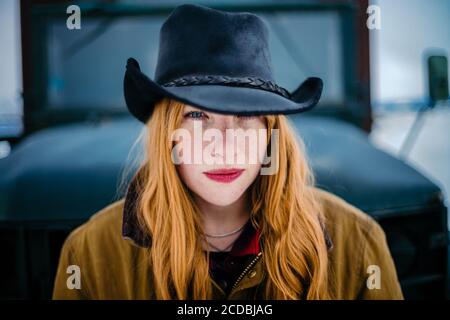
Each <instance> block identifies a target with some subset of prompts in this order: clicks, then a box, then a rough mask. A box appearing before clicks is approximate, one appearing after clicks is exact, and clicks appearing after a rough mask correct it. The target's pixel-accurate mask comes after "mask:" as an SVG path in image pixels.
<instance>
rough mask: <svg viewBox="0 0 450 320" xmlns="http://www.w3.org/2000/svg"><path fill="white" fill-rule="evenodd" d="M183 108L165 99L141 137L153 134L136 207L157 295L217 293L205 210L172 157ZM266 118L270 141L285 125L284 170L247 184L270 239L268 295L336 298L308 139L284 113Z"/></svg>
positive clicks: (254, 215)
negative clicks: (204, 224)
mask: <svg viewBox="0 0 450 320" xmlns="http://www.w3.org/2000/svg"><path fill="white" fill-rule="evenodd" d="M183 109H184V104H183V103H182V102H179V101H177V100H173V99H169V98H164V99H162V100H160V101H159V102H158V103H157V104H156V105H155V108H154V111H153V113H152V116H151V118H150V119H149V121H148V122H147V123H146V127H145V128H144V129H145V130H144V131H145V134H141V136H140V138H139V139H141V138H145V139H146V141H145V142H144V146H145V147H144V152H145V153H146V154H145V158H144V159H143V160H142V161H141V163H140V166H139V171H138V172H139V174H138V175H137V178H138V179H137V182H138V188H139V189H138V190H139V194H138V199H137V206H136V208H137V212H138V221H139V223H140V225H141V227H142V228H143V230H145V231H146V232H147V233H148V234H149V235H150V238H151V246H150V248H149V251H148V253H149V256H148V258H149V261H148V262H149V264H150V266H151V268H152V270H153V275H154V277H153V278H154V280H153V281H154V290H155V296H156V299H211V298H212V283H211V281H210V277H208V276H205V275H208V274H209V267H208V266H209V255H207V254H205V252H204V251H203V248H202V245H201V239H202V237H203V233H202V220H201V215H200V214H199V213H200V211H199V209H198V207H197V206H196V204H195V202H194V201H193V198H192V196H191V193H190V190H189V189H188V188H187V186H186V185H185V184H184V183H183V182H182V180H181V179H180V177H179V175H178V172H177V170H176V167H175V164H174V163H173V162H172V158H171V152H172V146H173V142H172V141H171V133H172V132H173V131H174V130H175V129H177V128H178V127H179V125H180V123H181V120H182V116H183ZM264 119H265V121H266V127H267V132H268V139H270V132H271V129H274V128H276V129H279V130H278V144H279V145H278V151H279V159H278V162H279V163H278V171H277V173H276V174H274V175H259V176H258V177H257V178H256V179H255V181H254V182H253V183H252V185H251V186H250V187H249V188H248V190H247V191H248V192H250V195H251V197H250V198H251V201H252V203H251V218H250V219H251V222H252V224H253V225H254V226H255V227H256V228H259V230H260V233H261V237H262V238H263V248H262V250H263V254H262V263H263V266H264V270H265V273H266V279H264V281H265V286H264V290H263V297H264V298H265V299H328V298H330V297H329V293H328V291H329V290H328V289H329V288H328V278H327V277H328V254H327V246H326V242H325V236H324V230H323V225H324V224H323V214H322V211H321V210H322V209H321V206H320V203H319V202H318V201H317V200H316V199H315V197H314V191H313V188H312V186H313V185H314V176H313V174H312V170H311V169H310V167H309V165H308V163H307V159H306V157H305V153H304V152H302V151H303V150H304V144H303V141H302V139H300V138H299V137H298V136H297V135H296V133H295V131H294V130H293V128H292V126H291V125H290V124H289V122H288V119H287V118H286V117H285V116H284V115H267V116H264ZM268 141H269V146H268V150H270V143H271V142H270V140H268ZM272 158H274V156H273V155H272Z"/></svg>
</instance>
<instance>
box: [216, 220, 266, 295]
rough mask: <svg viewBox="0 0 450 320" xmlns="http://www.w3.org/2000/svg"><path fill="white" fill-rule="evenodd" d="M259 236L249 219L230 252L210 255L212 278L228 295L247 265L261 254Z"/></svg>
mask: <svg viewBox="0 0 450 320" xmlns="http://www.w3.org/2000/svg"><path fill="white" fill-rule="evenodd" d="M259 234H260V233H259V230H256V229H255V228H254V227H253V224H252V223H251V220H250V219H249V220H248V221H247V223H246V224H245V226H244V230H243V231H242V232H241V234H240V235H239V237H238V238H237V239H236V241H235V242H234V244H233V247H232V248H231V250H230V251H229V252H213V251H211V252H210V253H209V254H210V260H209V262H210V263H209V269H210V273H211V276H212V277H213V279H214V280H215V281H216V283H217V284H219V285H220V287H221V288H222V289H223V290H224V291H225V292H226V293H229V292H230V291H231V289H232V286H233V284H234V283H235V282H236V280H237V278H238V277H239V275H240V274H241V273H242V272H243V271H244V269H245V267H246V265H247V264H248V263H250V261H251V260H252V259H253V258H254V257H255V256H256V255H257V254H258V253H259Z"/></svg>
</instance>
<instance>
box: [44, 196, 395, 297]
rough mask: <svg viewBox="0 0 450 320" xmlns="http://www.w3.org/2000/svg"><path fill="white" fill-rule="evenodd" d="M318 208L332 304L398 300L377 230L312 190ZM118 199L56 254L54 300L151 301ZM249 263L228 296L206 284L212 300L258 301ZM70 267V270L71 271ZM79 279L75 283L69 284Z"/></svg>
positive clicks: (145, 268) (141, 254) (257, 282)
mask: <svg viewBox="0 0 450 320" xmlns="http://www.w3.org/2000/svg"><path fill="white" fill-rule="evenodd" d="M314 190H315V192H316V193H317V195H318V197H319V199H320V201H321V203H322V204H323V207H324V213H325V219H326V224H325V226H326V230H327V232H328V236H329V237H330V239H331V241H332V243H333V247H332V249H331V250H329V263H330V273H329V279H330V280H329V281H330V288H331V290H332V291H333V292H332V294H333V295H334V297H335V298H336V299H403V294H402V291H401V288H400V284H399V281H398V278H397V274H396V270H395V266H394V263H393V260H392V256H391V254H390V252H389V248H388V246H387V242H386V237H385V234H384V232H383V230H382V228H381V227H380V225H379V224H378V223H377V222H376V221H375V220H373V218H371V217H370V216H368V215H367V214H366V213H364V212H362V211H361V210H359V209H358V208H356V207H354V206H352V205H351V204H349V203H348V202H346V201H344V200H343V199H342V198H340V197H338V196H336V195H334V194H332V193H330V192H327V191H324V190H322V189H319V188H314ZM123 209H124V199H121V200H118V201H116V202H114V203H112V204H110V205H109V206H107V207H105V208H104V209H102V210H100V211H99V212H97V213H96V214H94V215H93V216H92V217H91V219H90V220H89V221H88V222H86V223H85V224H83V225H81V226H80V227H78V228H77V229H76V230H74V231H73V232H72V233H71V234H70V235H69V237H68V238H67V239H66V241H65V243H64V245H63V248H62V250H61V256H60V260H59V265H58V270H57V274H56V279H55V283H54V289H53V298H54V299H154V298H155V296H154V292H153V290H152V277H153V276H154V275H153V274H152V270H151V268H150V267H149V264H148V262H147V260H146V257H147V256H148V255H147V254H148V252H146V251H147V250H148V249H145V248H142V247H141V246H138V245H136V244H135V243H134V242H133V241H131V240H129V239H124V238H123V237H122V218H123V216H122V215H123ZM252 262H253V263H249V265H248V266H247V267H246V268H245V269H244V270H245V272H243V274H241V277H240V280H239V282H237V283H236V284H235V286H234V288H233V289H232V291H231V293H230V294H229V295H228V296H226V295H225V293H224V291H223V290H222V289H221V288H220V287H219V286H218V285H217V284H216V283H215V282H214V281H213V280H212V279H211V281H212V283H213V292H214V298H215V299H230V300H232V299H261V296H260V294H261V285H262V284H263V283H264V281H265V277H266V274H265V272H264V268H263V263H262V262H261V259H255V260H253V261H252ZM74 266H75V267H74ZM74 276H78V277H79V282H77V281H76V280H74Z"/></svg>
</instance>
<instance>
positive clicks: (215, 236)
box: [205, 222, 247, 238]
mask: <svg viewBox="0 0 450 320" xmlns="http://www.w3.org/2000/svg"><path fill="white" fill-rule="evenodd" d="M246 224H247V222H245V223H244V224H243V225H242V226H241V227H239V228H237V229H236V230H233V231H231V232H227V233H224V234H207V233H205V235H206V236H207V237H210V238H225V237H228V236H231V235H233V234H235V233H238V232H239V231H241V230H242V229H243V228H244V227H245V225H246Z"/></svg>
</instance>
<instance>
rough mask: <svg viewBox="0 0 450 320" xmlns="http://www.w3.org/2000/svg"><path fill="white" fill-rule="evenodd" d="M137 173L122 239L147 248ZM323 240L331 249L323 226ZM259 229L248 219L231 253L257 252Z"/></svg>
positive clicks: (127, 201) (126, 205) (128, 198)
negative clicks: (138, 205)
mask: <svg viewBox="0 0 450 320" xmlns="http://www.w3.org/2000/svg"><path fill="white" fill-rule="evenodd" d="M137 196H138V192H137V175H136V176H135V177H134V178H133V179H132V180H131V182H130V184H129V186H128V189H127V192H126V195H125V203H124V208H123V219H122V237H123V238H124V239H128V240H131V241H132V242H133V243H134V244H135V245H137V246H139V247H143V248H148V247H150V245H151V239H150V237H149V235H148V234H147V233H146V232H144V230H142V228H141V227H140V226H139V223H138V219H137V214H136V203H137ZM324 234H325V242H326V245H327V248H328V251H331V250H332V249H333V242H332V241H331V238H330V236H329V234H328V232H327V230H326V229H325V227H324ZM260 241H261V239H260V230H257V229H255V228H254V227H253V224H252V223H251V221H250V220H249V221H248V222H247V224H246V225H245V227H244V231H243V232H242V233H241V235H240V236H239V237H238V239H237V240H236V242H235V244H234V245H233V247H232V249H231V255H234V256H243V255H248V254H258V253H259V251H260V248H261V246H262V243H261V242H260Z"/></svg>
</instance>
